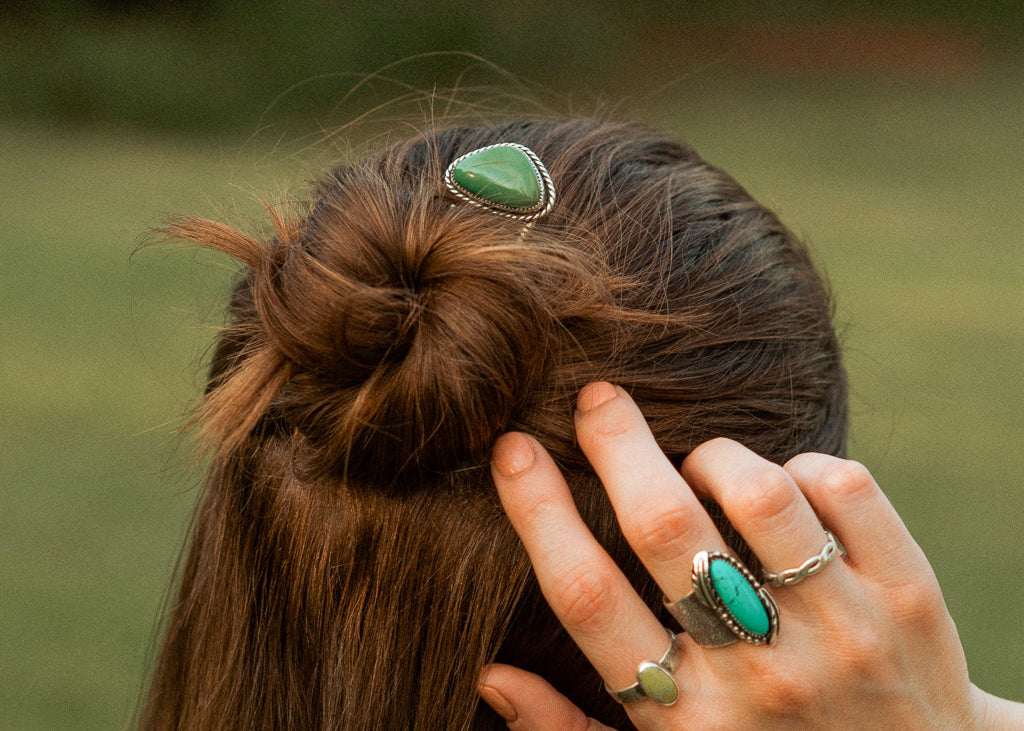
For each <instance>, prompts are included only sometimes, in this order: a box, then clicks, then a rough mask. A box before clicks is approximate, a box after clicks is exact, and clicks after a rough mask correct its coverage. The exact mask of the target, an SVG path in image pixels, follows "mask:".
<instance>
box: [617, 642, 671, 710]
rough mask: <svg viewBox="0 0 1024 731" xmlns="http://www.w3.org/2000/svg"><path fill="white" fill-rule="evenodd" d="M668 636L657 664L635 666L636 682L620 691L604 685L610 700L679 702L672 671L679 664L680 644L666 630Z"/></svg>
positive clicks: (665, 703)
mask: <svg viewBox="0 0 1024 731" xmlns="http://www.w3.org/2000/svg"><path fill="white" fill-rule="evenodd" d="M665 632H667V633H668V636H669V645H668V649H667V650H665V654H664V655H662V656H661V659H660V660H658V662H650V661H644V662H642V663H640V664H639V665H638V666H637V669H636V682H635V683H633V684H632V685H630V686H628V687H626V688H622V689H620V690H613V689H612V688H609V687H608V685H607V684H606V685H605V690H607V691H608V692H609V693H610V694H611V696H612V698H614V699H615V700H617V701H618V702H619V703H623V704H625V703H636V702H637V701H639V700H643V699H644V698H650V699H651V700H652V701H654V702H655V703H659V704H661V705H663V706H671V705H672V704H673V703H675V702H676V701H677V700H679V687H678V686H677V685H676V681H675V678H673V677H672V671H674V670H675V669H676V666H677V665H678V664H679V658H680V656H681V655H682V644H681V643H680V642H679V638H678V637H676V635H675V633H674V632H672V630H670V629H668V628H666V629H665Z"/></svg>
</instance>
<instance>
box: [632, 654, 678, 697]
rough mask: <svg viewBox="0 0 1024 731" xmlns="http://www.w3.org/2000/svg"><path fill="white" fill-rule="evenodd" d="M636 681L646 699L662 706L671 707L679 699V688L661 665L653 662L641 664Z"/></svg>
mask: <svg viewBox="0 0 1024 731" xmlns="http://www.w3.org/2000/svg"><path fill="white" fill-rule="evenodd" d="M636 679H637V682H639V683H640V688H641V690H643V692H644V693H646V694H647V697H648V698H650V699H652V700H654V701H657V702H658V703H660V704H662V705H663V706H669V705H672V704H673V703H675V702H676V699H677V698H679V688H678V687H676V681H675V680H673V679H672V676H671V675H669V673H668V671H667V670H666V669H665V668H663V667H661V665H657V664H655V663H653V662H645V663H641V664H640V669H639V671H638V672H637V674H636Z"/></svg>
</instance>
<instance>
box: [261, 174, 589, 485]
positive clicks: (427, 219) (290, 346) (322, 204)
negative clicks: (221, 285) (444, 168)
mask: <svg viewBox="0 0 1024 731" xmlns="http://www.w3.org/2000/svg"><path fill="white" fill-rule="evenodd" d="M419 185H420V186H423V187H426V184H425V183H420V184H419ZM519 233H520V227H519V226H518V225H517V224H516V223H515V222H510V221H506V220H504V219H501V218H499V217H497V216H493V215H491V214H490V213H488V212H486V211H480V210H477V209H473V208H471V207H469V206H456V207H454V208H453V207H449V205H448V204H447V203H446V202H444V201H442V200H440V199H439V198H438V196H437V195H436V194H434V193H433V192H432V191H426V190H402V189H401V187H397V186H395V185H386V184H385V183H384V182H383V181H382V180H381V179H380V178H379V177H376V176H372V175H360V170H359V169H349V168H346V169H343V170H341V171H337V172H336V173H334V175H333V176H332V177H331V178H329V179H328V180H327V181H326V182H324V183H322V184H321V185H320V187H319V190H318V195H317V198H316V200H315V204H314V206H313V208H312V210H311V212H310V214H309V216H308V217H307V218H306V220H305V221H304V222H302V223H301V224H300V225H298V226H292V227H288V226H284V227H282V230H281V232H280V233H279V235H278V237H277V240H275V241H274V242H273V243H272V244H271V245H270V246H269V247H268V248H265V249H264V251H265V258H264V260H263V261H262V262H253V261H250V265H251V266H252V273H251V278H250V282H251V290H252V301H253V303H254V308H255V315H256V320H257V321H258V326H259V327H260V329H262V330H263V331H264V334H265V338H266V340H267V341H268V343H270V344H271V345H272V346H273V348H275V349H276V350H278V351H279V352H280V353H281V354H282V356H283V358H284V359H285V360H287V361H288V362H289V363H290V370H289V376H288V379H287V384H286V385H283V387H281V388H280V390H279V391H278V392H277V394H276V395H275V397H274V399H273V401H272V404H271V412H272V413H273V415H274V418H275V419H277V420H278V421H279V422H281V421H283V423H284V424H285V425H288V426H290V427H292V428H294V429H295V430H297V431H298V432H299V433H300V434H301V435H302V436H303V437H304V439H302V440H301V441H302V443H303V448H302V449H301V453H302V454H303V455H304V457H303V461H304V462H305V464H307V465H308V466H309V467H310V468H311V469H312V470H313V472H315V473H324V472H331V473H334V474H338V475H344V476H346V477H347V478H349V479H350V481H355V482H361V481H368V482H370V483H372V484H375V485H383V484H391V483H394V482H395V480H396V478H398V477H401V476H403V475H408V474H410V471H411V472H414V473H419V474H424V473H428V472H432V471H436V470H451V469H453V468H454V467H456V466H458V465H464V464H466V463H467V462H479V461H481V460H485V459H486V458H487V455H488V453H489V449H490V446H491V445H492V443H493V441H494V439H495V438H496V437H497V436H498V434H499V433H500V432H501V431H502V430H504V429H506V428H508V423H509V420H510V418H511V417H512V415H513V413H514V411H515V410H516V407H517V405H519V404H521V403H522V401H523V399H524V398H525V397H526V396H527V395H528V393H529V390H530V386H531V384H532V383H534V381H535V379H537V378H538V376H539V374H540V373H542V372H543V369H544V366H545V361H546V359H547V357H548V353H549V351H550V344H551V343H550V339H551V337H552V335H551V334H552V330H553V328H552V324H553V322H555V320H557V319H558V318H559V317H562V316H564V315H565V307H563V306H561V305H559V304H558V303H559V302H563V303H564V302H566V301H572V302H574V303H575V304H573V305H571V306H570V309H578V306H579V302H578V300H579V297H580V295H581V294H582V293H583V292H584V291H586V290H587V286H581V285H580V281H581V280H582V279H584V278H581V277H580V276H579V273H580V271H581V269H580V262H579V257H580V255H579V254H578V252H572V251H570V250H568V249H567V248H566V247H564V246H561V245H559V244H557V243H556V242H553V241H550V240H547V239H545V237H544V236H543V235H541V234H538V233H537V232H535V231H533V232H531V234H530V235H529V236H528V237H527V239H526V240H525V241H524V240H522V238H521V237H520V235H519ZM250 258H251V257H250ZM587 279H590V280H591V284H590V285H588V286H589V287H590V289H593V284H592V279H593V278H592V277H589V278H587ZM574 281H575V282H576V283H575V284H574Z"/></svg>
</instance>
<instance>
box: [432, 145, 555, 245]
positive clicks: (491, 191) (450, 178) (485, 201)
mask: <svg viewBox="0 0 1024 731" xmlns="http://www.w3.org/2000/svg"><path fill="white" fill-rule="evenodd" d="M502 153H510V154H511V155H512V156H511V157H508V156H507V155H506V158H505V159H503V160H502V159H499V160H494V159H486V158H487V156H490V157H492V158H493V156H495V155H499V154H502ZM481 157H483V158H485V159H484V163H483V166H482V167H478V168H477V170H476V171H475V172H476V175H477V176H478V178H477V180H476V181H475V183H474V184H473V185H474V187H476V190H472V189H470V187H467V185H469V183H466V184H460V182H459V171H460V168H462V169H463V170H464V169H465V166H467V165H469V164H471V163H470V161H471V160H472V159H473V158H477V159H478V160H479V159H480V158H481ZM488 169H490V170H491V171H493V172H495V173H511V174H512V177H511V178H510V179H512V180H515V173H516V172H517V171H518V172H524V171H526V170H529V172H525V177H519V179H518V180H519V186H518V187H517V185H516V184H515V183H513V184H512V187H511V188H505V187H504V186H503V185H502V184H501V183H500V182H499V180H498V177H497V176H490V175H488V173H487V171H488ZM470 175H473V173H470ZM501 177H503V178H508V176H507V175H503V176H501ZM531 179H532V182H528V183H526V185H525V187H523V185H522V184H523V181H531ZM444 184H445V188H447V189H448V192H449V193H451V194H452V195H453V196H455V197H456V198H458V199H459V200H461V201H463V202H465V203H470V204H472V205H474V206H476V207H478V208H486V209H487V210H489V211H491V212H492V213H496V214H497V215H499V216H502V217H504V218H512V219H515V220H517V221H522V222H523V223H525V224H526V227H525V228H529V226H530V225H532V224H533V222H534V221H536V220H537V219H538V218H543V217H544V216H546V215H548V214H549V213H550V212H551V209H552V208H553V207H554V205H555V184H554V183H553V182H552V180H551V175H550V174H549V173H548V169H547V168H546V167H544V163H542V162H541V160H540V158H539V157H537V154H536V153H535V152H534V151H533V150H531V149H530V148H529V147H526V146H525V145H520V144H518V143H515V142H500V143H498V144H494V145H487V146H486V147H480V148H478V149H476V150H472V151H471V152H467V153H466V154H465V155H461V156H460V157H457V158H455V160H453V161H452V163H451V164H450V165H449V166H448V168H447V170H445V174H444ZM534 186H535V190H534ZM525 188H530V189H531V190H530V191H529V193H526V194H525V195H526V199H522V198H520V199H518V200H513V199H515V198H517V194H518V195H519V196H522V195H524V191H525ZM510 193H511V194H512V198H509V197H508V194H510ZM525 228H524V230H525Z"/></svg>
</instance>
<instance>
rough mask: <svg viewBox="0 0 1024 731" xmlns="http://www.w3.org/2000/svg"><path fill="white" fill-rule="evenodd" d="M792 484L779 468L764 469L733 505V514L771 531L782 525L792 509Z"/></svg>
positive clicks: (794, 495) (793, 505) (793, 491)
mask: <svg viewBox="0 0 1024 731" xmlns="http://www.w3.org/2000/svg"><path fill="white" fill-rule="evenodd" d="M796 492H797V488H796V486H795V484H794V483H793V482H792V481H791V480H790V478H789V475H788V474H787V473H786V472H785V471H784V470H783V469H782V468H781V467H778V468H767V469H764V470H761V471H759V473H758V474H757V475H756V476H755V477H754V478H753V479H752V480H750V482H749V483H748V485H747V486H746V487H745V488H744V490H743V492H742V494H741V496H740V497H739V498H738V504H737V505H736V509H737V512H738V513H739V514H740V515H742V516H743V517H745V518H746V519H748V520H756V521H758V522H759V523H761V524H763V525H765V526H767V527H769V528H771V527H773V526H776V525H778V524H780V523H784V522H786V519H787V518H788V517H789V515H790V514H791V511H792V510H793V509H794V507H795V506H796V501H795V497H796Z"/></svg>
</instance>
